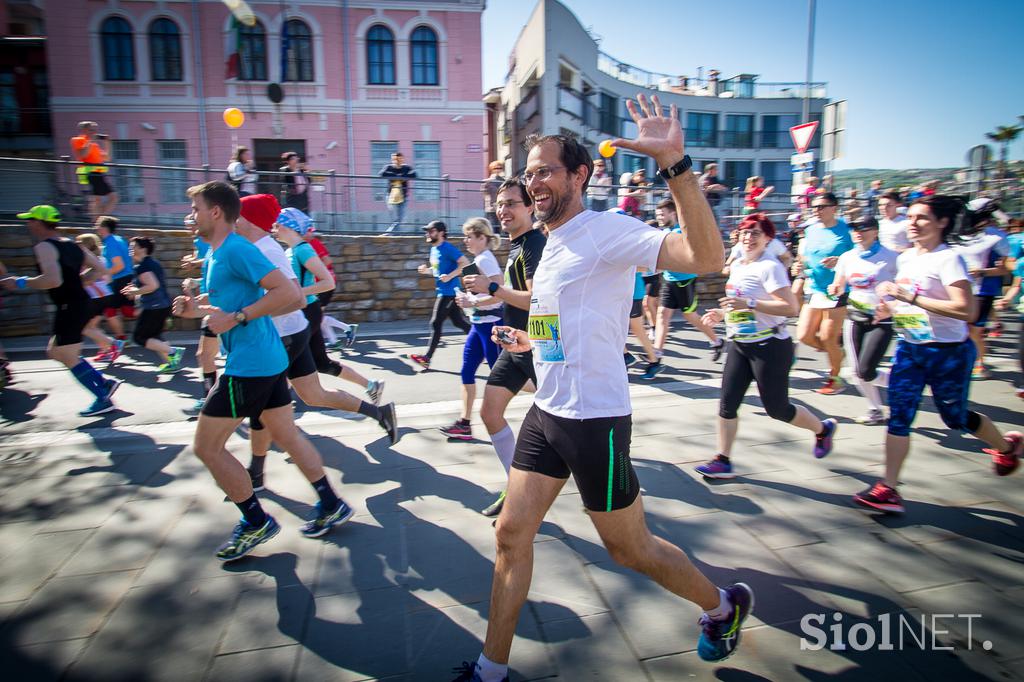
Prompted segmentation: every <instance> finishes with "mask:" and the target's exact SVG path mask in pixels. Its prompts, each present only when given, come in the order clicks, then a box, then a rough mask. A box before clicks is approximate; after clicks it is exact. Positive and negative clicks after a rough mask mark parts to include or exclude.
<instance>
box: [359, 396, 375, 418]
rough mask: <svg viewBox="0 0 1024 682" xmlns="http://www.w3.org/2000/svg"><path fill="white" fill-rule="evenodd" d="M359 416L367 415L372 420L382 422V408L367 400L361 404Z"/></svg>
mask: <svg viewBox="0 0 1024 682" xmlns="http://www.w3.org/2000/svg"><path fill="white" fill-rule="evenodd" d="M359 414H365V415H366V416H367V417H369V418H370V419H375V420H377V421H380V408H379V407H377V406H376V405H374V404H373V403H368V402H366V401H365V400H362V401H360V402H359Z"/></svg>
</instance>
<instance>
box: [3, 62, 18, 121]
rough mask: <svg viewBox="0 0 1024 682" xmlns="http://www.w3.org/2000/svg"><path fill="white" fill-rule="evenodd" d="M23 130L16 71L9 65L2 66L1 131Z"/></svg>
mask: <svg viewBox="0 0 1024 682" xmlns="http://www.w3.org/2000/svg"><path fill="white" fill-rule="evenodd" d="M20 131H21V107H20V106H19V105H18V95H17V90H16V88H15V86H14V71H13V69H11V67H9V66H5V67H3V68H0V133H17V132H20Z"/></svg>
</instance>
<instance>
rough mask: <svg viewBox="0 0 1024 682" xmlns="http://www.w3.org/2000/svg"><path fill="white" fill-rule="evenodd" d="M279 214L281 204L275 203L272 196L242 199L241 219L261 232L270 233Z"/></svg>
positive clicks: (262, 195) (255, 196)
mask: <svg viewBox="0 0 1024 682" xmlns="http://www.w3.org/2000/svg"><path fill="white" fill-rule="evenodd" d="M280 212H281V204H279V203H277V197H275V196H274V195H273V194H250V195H249V196H247V197H242V217H243V218H245V219H246V220H248V221H249V222H250V223H252V224H253V225H255V226H256V227H258V228H260V229H261V230H266V231H267V232H270V228H271V227H273V226H274V221H275V220H277V216H278V214H279V213H280Z"/></svg>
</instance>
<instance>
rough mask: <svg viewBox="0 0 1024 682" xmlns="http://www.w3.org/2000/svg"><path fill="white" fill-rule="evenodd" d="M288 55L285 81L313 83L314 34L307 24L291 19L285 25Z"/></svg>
mask: <svg viewBox="0 0 1024 682" xmlns="http://www.w3.org/2000/svg"><path fill="white" fill-rule="evenodd" d="M281 49H282V51H283V52H285V54H286V55H287V68H286V70H285V74H284V80H285V81H292V82H302V83H309V82H312V81H313V34H312V33H311V32H310V30H309V26H307V25H306V22H304V21H300V20H299V19H289V20H288V21H287V22H286V23H285V25H284V45H283V46H282V47H281Z"/></svg>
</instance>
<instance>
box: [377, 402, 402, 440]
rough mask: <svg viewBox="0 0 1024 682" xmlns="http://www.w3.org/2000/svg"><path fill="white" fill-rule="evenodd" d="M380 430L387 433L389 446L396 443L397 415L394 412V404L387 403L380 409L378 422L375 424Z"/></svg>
mask: <svg viewBox="0 0 1024 682" xmlns="http://www.w3.org/2000/svg"><path fill="white" fill-rule="evenodd" d="M377 423H378V424H380V428H382V429H384V430H385V431H387V434H388V438H390V439H391V444H392V445H394V444H395V443H397V442H398V414H397V413H396V412H395V404H394V403H388V404H387V405H385V406H384V407H382V408H380V420H379V421H378V422H377Z"/></svg>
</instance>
